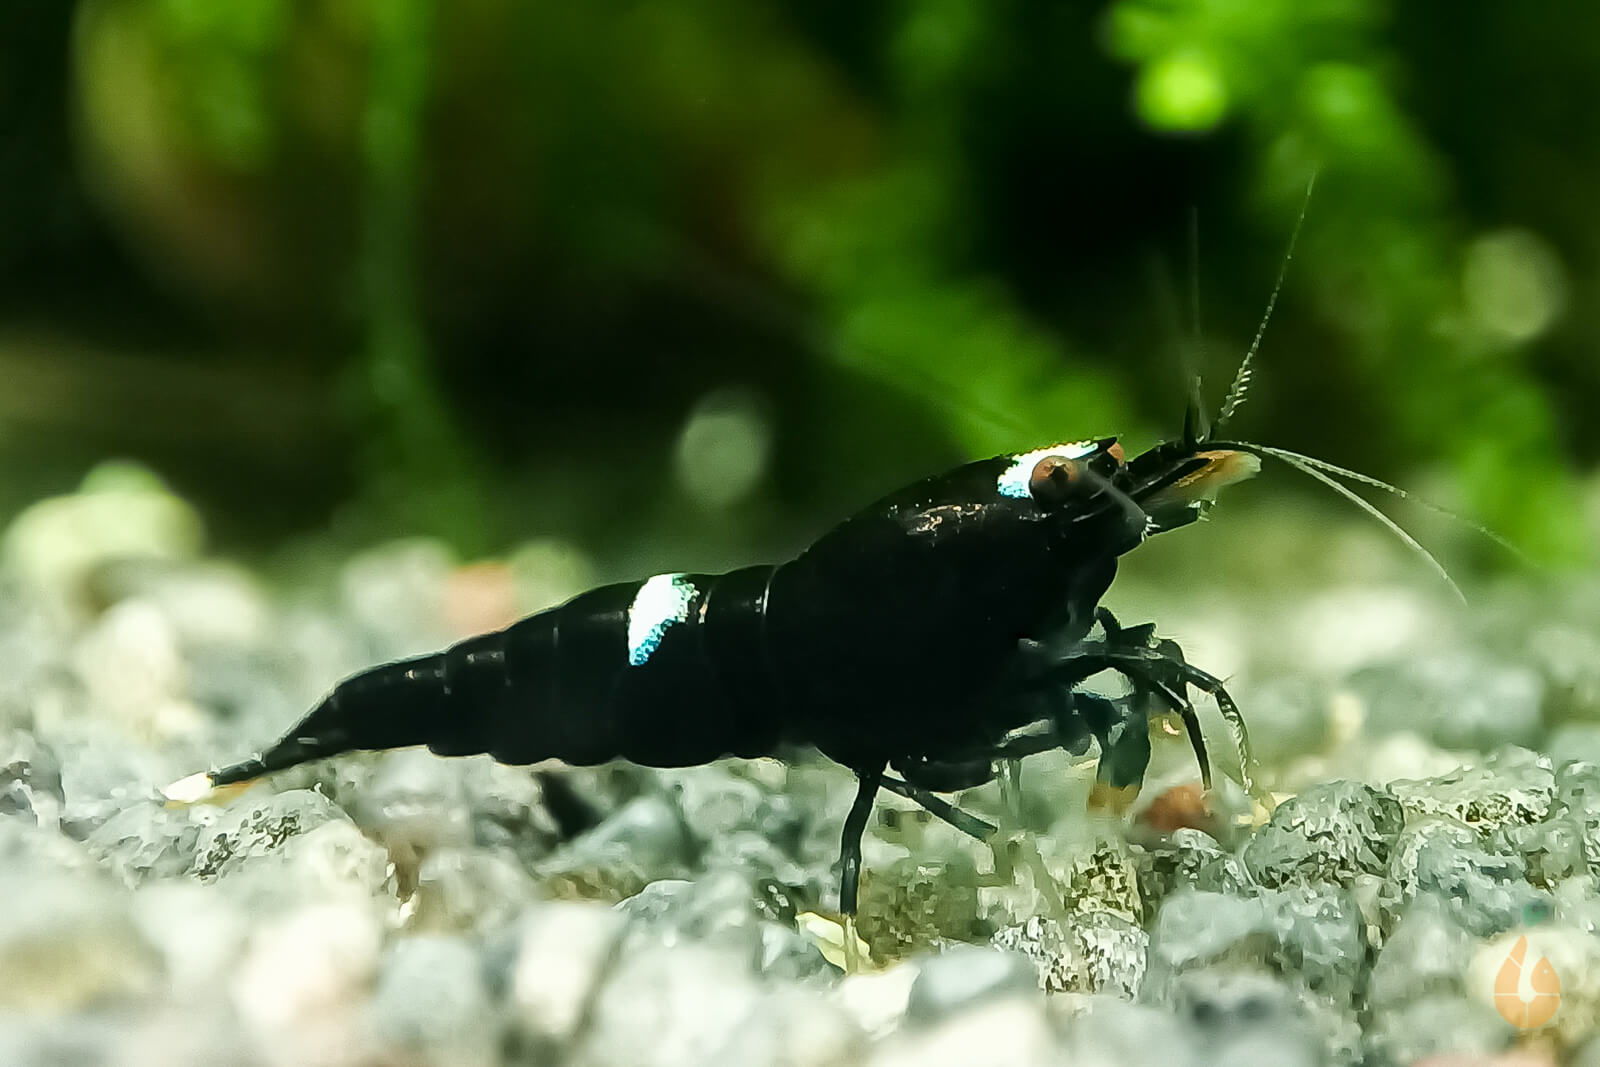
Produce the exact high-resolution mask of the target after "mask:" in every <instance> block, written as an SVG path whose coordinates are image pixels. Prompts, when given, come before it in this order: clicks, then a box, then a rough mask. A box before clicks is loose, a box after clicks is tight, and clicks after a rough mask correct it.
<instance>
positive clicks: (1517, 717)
mask: <svg viewBox="0 0 1600 1067" xmlns="http://www.w3.org/2000/svg"><path fill="white" fill-rule="evenodd" d="M1348 684H1349V687H1350V689H1351V690H1352V691H1353V692H1355V694H1356V695H1357V696H1359V697H1360V698H1361V699H1362V701H1363V702H1364V703H1365V705H1366V729H1367V730H1368V732H1369V733H1371V734H1373V735H1374V736H1377V735H1381V734H1385V733H1397V732H1400V731H1411V732H1415V733H1418V734H1421V735H1422V736H1423V737H1426V738H1427V739H1429V740H1430V741H1432V742H1433V743H1435V744H1437V745H1440V746H1442V747H1444V748H1458V749H1475V750H1477V751H1480V752H1487V751H1490V750H1492V749H1495V748H1497V747H1499V746H1501V745H1506V744H1512V745H1528V744H1532V743H1534V742H1535V741H1537V740H1538V738H1539V736H1540V733H1541V730H1542V723H1543V701H1544V694H1545V685H1544V679H1543V678H1542V677H1540V675H1539V672H1537V671H1536V670H1534V669H1533V668H1531V667H1527V666H1524V665H1522V664H1519V663H1512V662H1508V661H1504V660H1497V659H1495V658H1493V657H1492V656H1489V655H1486V654H1485V653H1483V652H1480V651H1476V650H1468V649H1460V650H1452V651H1450V652H1446V653H1434V654H1424V655H1408V656H1406V657H1405V658H1404V659H1401V660H1397V661H1395V662H1392V663H1388V664H1384V665H1382V666H1374V667H1368V668H1366V669H1364V670H1361V671H1358V672H1356V674H1354V675H1353V676H1352V677H1351V678H1350V679H1349V682H1348Z"/></svg>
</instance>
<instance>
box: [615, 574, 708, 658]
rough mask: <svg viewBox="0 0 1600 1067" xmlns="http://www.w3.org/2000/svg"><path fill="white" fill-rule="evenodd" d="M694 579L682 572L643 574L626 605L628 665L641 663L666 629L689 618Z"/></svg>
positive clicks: (657, 643)
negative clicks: (630, 602)
mask: <svg viewBox="0 0 1600 1067" xmlns="http://www.w3.org/2000/svg"><path fill="white" fill-rule="evenodd" d="M695 593H696V590H695V587H694V583H693V582H691V581H689V579H688V578H687V577H685V576H684V575H682V574H658V575H656V576H655V577H654V578H647V579H645V581H644V584H642V585H640V586H639V591H638V592H637V593H635V594H634V595H633V603H632V605H630V606H629V608H628V665H629V666H630V667H642V666H644V665H645V663H647V662H649V659H650V657H651V656H652V655H653V654H654V653H655V650H656V649H658V648H660V647H661V640H662V638H664V637H666V636H667V630H668V629H669V628H670V627H672V626H673V625H674V624H676V623H680V622H688V621H689V605H690V604H691V603H693V602H694V598H695Z"/></svg>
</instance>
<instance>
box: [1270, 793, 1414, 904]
mask: <svg viewBox="0 0 1600 1067" xmlns="http://www.w3.org/2000/svg"><path fill="white" fill-rule="evenodd" d="M1403 825H1404V816H1403V814H1402V813H1401V810H1400V804H1399V802H1398V801H1396V800H1395V798H1394V797H1392V796H1390V795H1389V794H1388V793H1387V792H1383V791H1381V790H1376V789H1373V788H1371V787H1370V786H1366V785H1362V784H1361V783H1359V782H1328V783H1326V784H1325V785H1319V786H1314V787H1313V788H1311V789H1308V790H1306V791H1305V792H1304V793H1301V794H1300V795H1298V796H1295V797H1290V798H1289V799H1288V800H1286V801H1284V802H1283V803H1282V804H1280V805H1278V808H1277V810H1276V811H1274V812H1273V813H1272V819H1271V821H1270V822H1269V823H1267V825H1266V826H1263V827H1262V828H1261V829H1259V830H1257V831H1256V833H1255V836H1254V837H1252V838H1251V839H1250V843H1249V844H1248V845H1246V846H1245V850H1244V864H1245V867H1246V868H1247V869H1248V870H1249V872H1250V874H1251V875H1252V876H1253V877H1254V878H1255V880H1256V881H1257V882H1259V883H1260V884H1261V885H1264V886H1268V887H1277V886H1282V885H1286V884H1289V883H1293V882H1328V883H1332V884H1335V885H1343V886H1347V887H1348V886H1349V885H1351V884H1352V882H1353V881H1354V880H1355V878H1356V877H1357V876H1358V875H1362V874H1378V873H1381V872H1382V871H1383V870H1384V868H1385V866H1386V865H1387V863H1388V860H1389V848H1390V845H1391V844H1392V843H1393V841H1394V839H1395V837H1396V836H1397V835H1398V834H1399V833H1400V829H1401V827H1402V826H1403Z"/></svg>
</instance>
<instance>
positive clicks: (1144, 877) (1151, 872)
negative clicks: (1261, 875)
mask: <svg viewBox="0 0 1600 1067" xmlns="http://www.w3.org/2000/svg"><path fill="white" fill-rule="evenodd" d="M1134 862H1135V864H1136V865H1137V866H1138V869H1139V889H1140V893H1141V895H1142V896H1143V897H1144V900H1145V904H1146V906H1147V907H1159V906H1160V904H1161V901H1163V900H1165V899H1166V898H1167V897H1169V896H1171V895H1172V894H1173V893H1175V892H1177V891H1178V890H1180V889H1199V890H1203V891H1205V892H1210V893H1227V894H1230V895H1234V896H1248V895H1249V894H1250V892H1252V889H1251V886H1252V883H1251V881H1250V875H1249V872H1247V871H1246V870H1245V867H1244V864H1243V863H1241V862H1240V861H1239V858H1238V857H1237V856H1234V855H1232V854H1231V853H1228V852H1224V851H1223V850H1222V847H1221V846H1220V845H1218V844H1217V842H1216V839H1215V838H1213V837H1211V836H1210V835H1209V834H1207V833H1205V832H1203V831H1201V830H1194V829H1190V828H1184V829H1181V830H1174V831H1173V832H1172V833H1171V834H1170V835H1168V836H1167V837H1166V838H1164V839H1162V840H1160V841H1156V842H1152V843H1149V844H1147V845H1146V846H1145V847H1144V848H1143V849H1142V850H1140V851H1138V852H1135V853H1134Z"/></svg>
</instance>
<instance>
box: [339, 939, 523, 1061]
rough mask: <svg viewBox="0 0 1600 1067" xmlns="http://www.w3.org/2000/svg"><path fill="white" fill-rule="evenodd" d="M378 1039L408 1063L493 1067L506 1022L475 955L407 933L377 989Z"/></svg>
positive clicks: (462, 946)
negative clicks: (496, 1007)
mask: <svg viewBox="0 0 1600 1067" xmlns="http://www.w3.org/2000/svg"><path fill="white" fill-rule="evenodd" d="M370 1010H371V1012H372V1025H373V1029H374V1030H375V1031H376V1033H377V1038H378V1041H379V1043H380V1044H382V1045H383V1046H384V1047H385V1048H387V1049H389V1050H391V1051H392V1052H393V1053H395V1054H397V1055H398V1057H399V1058H400V1059H403V1061H404V1062H406V1063H414V1064H437V1065H439V1067H492V1065H494V1064H498V1063H499V1062H500V1045H501V1030H502V1022H501V1019H500V1017H499V1015H498V1013H497V1011H496V1010H495V1008H494V1006H493V1005H492V1004H491V1003H490V1000H489V994H488V990H487V989H486V988H485V986H484V982H483V975H482V966H481V964H480V963H479V961H478V955H477V953H476V952H474V951H473V950H472V947H471V946H470V945H468V944H467V943H466V942H465V941H461V940H458V939H456V938H450V937H409V938H405V939H402V940H400V941H398V942H396V943H395V944H394V945H393V946H392V947H391V948H390V949H389V951H388V953H387V954H386V955H385V958H384V960H383V965H382V970H381V971H380V972H379V975H378V987H377V990H376V991H375V993H374V994H373V998H372V1004H371V1009H370Z"/></svg>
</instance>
